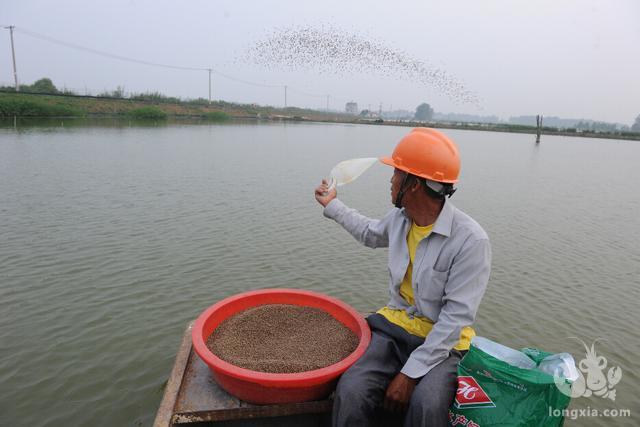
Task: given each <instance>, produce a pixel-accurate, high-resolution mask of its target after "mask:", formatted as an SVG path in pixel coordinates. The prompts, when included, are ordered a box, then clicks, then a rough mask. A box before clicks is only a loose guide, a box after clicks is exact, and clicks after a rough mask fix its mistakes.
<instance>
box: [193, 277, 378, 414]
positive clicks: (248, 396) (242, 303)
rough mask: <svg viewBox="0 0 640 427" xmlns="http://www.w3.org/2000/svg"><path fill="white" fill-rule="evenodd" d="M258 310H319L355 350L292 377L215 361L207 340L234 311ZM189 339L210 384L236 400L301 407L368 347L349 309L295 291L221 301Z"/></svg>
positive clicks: (362, 326) (359, 320)
mask: <svg viewBox="0 0 640 427" xmlns="http://www.w3.org/2000/svg"><path fill="white" fill-rule="evenodd" d="M264 304H293V305H300V306H306V307H315V308H319V309H321V310H324V311H325V312H327V313H329V314H331V315H332V316H333V317H334V318H336V319H337V320H338V321H340V322H342V323H343V324H344V325H345V326H347V327H348V328H349V329H351V330H352V331H353V332H354V333H355V334H356V335H357V336H358V337H359V338H360V342H359V344H358V347H356V349H355V350H354V351H353V353H351V354H350V355H349V356H347V357H346V358H345V359H343V360H341V361H340V362H338V363H334V364H333V365H329V366H327V367H325V368H322V369H315V370H313V371H306V372H298V373H293V374H274V373H266V372H258V371H252V370H250V369H244V368H240V367H238V366H235V365H232V364H230V363H228V362H225V361H224V360H222V359H220V358H219V357H217V356H215V355H214V354H213V353H212V352H211V351H210V350H209V349H208V348H207V346H206V341H207V338H208V337H209V335H211V333H212V332H213V331H214V330H215V329H216V327H217V326H218V325H219V324H220V323H221V322H222V321H224V320H225V319H227V318H228V317H230V316H233V315H234V314H236V313H237V312H239V311H242V310H245V309H247V308H251V307H256V306H259V305H264ZM191 334H192V335H191V337H192V340H193V348H194V349H195V351H196V353H197V354H198V356H200V358H201V359H202V360H203V361H204V362H205V363H206V364H207V365H208V366H209V369H210V370H211V373H212V375H213V378H214V379H215V380H216V382H217V383H218V384H219V385H220V386H221V387H222V388H223V389H225V390H226V391H227V392H229V393H230V394H232V395H234V396H236V397H238V398H239V399H242V400H244V401H246V402H250V403H258V404H268V403H293V402H306V401H309V400H318V399H322V398H324V397H326V396H327V395H329V393H331V391H332V390H333V388H334V387H335V384H336V382H337V380H338V377H339V376H340V375H341V374H342V373H343V372H344V371H346V370H347V368H349V367H350V366H351V365H352V364H353V363H355V361H356V360H358V358H360V356H362V355H363V354H364V352H365V350H366V349H367V346H368V345H369V342H370V341H371V330H370V329H369V325H368V324H367V322H366V321H365V320H364V318H363V317H362V316H361V315H360V313H358V312H357V311H356V310H354V309H353V308H352V307H350V306H349V305H347V304H345V303H344V302H342V301H340V300H338V299H336V298H332V297H329V296H327V295H323V294H319V293H317V292H311V291H302V290H296V289H263V290H258V291H250V292H245V293H242V294H238V295H234V296H231V297H229V298H225V299H223V300H222V301H220V302H218V303H216V304H214V305H212V306H211V307H209V308H207V309H206V310H205V311H203V312H202V314H201V315H200V316H199V317H198V319H197V320H196V322H195V324H194V325H193V330H192V332H191Z"/></svg>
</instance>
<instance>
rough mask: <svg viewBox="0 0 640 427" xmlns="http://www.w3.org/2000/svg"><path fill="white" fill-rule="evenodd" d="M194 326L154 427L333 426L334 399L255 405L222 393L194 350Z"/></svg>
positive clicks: (180, 352) (185, 338)
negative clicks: (192, 342) (332, 407)
mask: <svg viewBox="0 0 640 427" xmlns="http://www.w3.org/2000/svg"><path fill="white" fill-rule="evenodd" d="M192 326H193V322H192V323H191V324H189V326H188V327H187V329H186V330H185V332H184V335H183V337H182V342H181V343H180V348H179V349H178V353H177V356H176V360H175V363H174V365H173V370H172V371H171V375H170V377H169V380H168V382H167V385H166V387H165V390H164V396H163V398H162V402H161V403H160V407H159V408H158V412H157V413H156V418H155V421H154V424H153V425H154V427H169V426H188V425H198V426H200V425H214V426H226V427H235V426H284V427H286V426H301V425H302V426H305V427H324V426H329V425H331V406H332V400H331V396H330V397H329V398H327V399H325V400H319V401H312V402H303V403H287V404H276V405H253V404H250V403H246V402H243V401H241V400H239V399H237V398H235V397H233V396H231V395H230V394H228V393H227V392H225V391H224V390H222V389H221V388H220V387H219V386H218V385H217V384H216V382H215V381H214V380H213V378H212V376H211V373H210V371H209V368H208V367H207V365H205V364H204V362H203V361H202V360H200V358H199V357H198V355H197V354H196V353H195V351H194V350H193V346H192V344H191V328H192Z"/></svg>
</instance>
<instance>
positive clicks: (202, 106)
mask: <svg viewBox="0 0 640 427" xmlns="http://www.w3.org/2000/svg"><path fill="white" fill-rule="evenodd" d="M14 116H15V117H94V116H95V117H97V116H99V117H127V118H136V119H139V118H140V119H153V120H161V119H163V118H167V117H172V118H180V117H183V118H185V117H186V118H200V119H203V120H207V121H223V120H226V119H228V118H232V117H241V118H274V119H286V118H294V117H295V118H298V119H301V118H302V117H303V116H304V117H305V118H307V119H310V120H332V121H334V120H335V121H341V120H344V117H341V116H345V117H346V118H349V117H351V116H347V115H340V114H327V113H323V112H320V111H315V110H309V109H302V108H295V107H291V108H275V107H270V106H259V105H253V104H252V105H249V104H236V103H230V102H223V101H216V102H212V103H211V104H209V103H208V102H206V101H203V100H193V101H189V100H187V101H183V100H179V99H177V98H166V97H159V96H158V97H152V96H151V97H141V96H139V97H134V98H132V99H129V98H111V97H92V96H69V95H65V94H57V95H45V94H34V93H15V92H0V117H14Z"/></svg>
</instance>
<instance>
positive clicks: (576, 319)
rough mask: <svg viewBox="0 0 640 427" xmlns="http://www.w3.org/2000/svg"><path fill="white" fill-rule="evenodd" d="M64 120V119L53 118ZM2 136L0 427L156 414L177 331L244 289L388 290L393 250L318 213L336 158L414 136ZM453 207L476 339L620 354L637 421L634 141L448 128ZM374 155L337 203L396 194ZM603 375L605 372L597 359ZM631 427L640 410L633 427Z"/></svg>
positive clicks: (196, 131) (378, 208)
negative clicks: (473, 286)
mask: <svg viewBox="0 0 640 427" xmlns="http://www.w3.org/2000/svg"><path fill="white" fill-rule="evenodd" d="M61 125H62V126H61ZM12 126H13V123H10V124H9V125H5V127H4V128H2V129H0V236H1V237H0V305H1V310H0V384H2V387H0V406H1V408H0V424H2V425H6V424H9V423H11V424H18V425H33V426H36V425H47V426H49V425H50V426H54V425H94V426H100V425H105V426H112V425H150V424H151V423H152V421H153V417H154V415H155V411H156V409H157V406H158V404H159V402H160V399H161V397H162V388H163V384H164V383H165V381H166V380H167V378H168V376H169V373H170V370H171V366H172V364H173V359H174V357H175V352H176V350H177V347H178V344H179V342H180V339H181V336H182V333H183V331H184V328H185V326H186V324H187V323H188V322H189V321H190V320H192V319H194V318H195V317H196V316H197V315H198V314H199V313H200V312H201V311H202V310H203V309H204V308H206V307H207V306H209V305H211V304H212V303H214V302H215V301H217V300H219V299H221V298H223V297H226V296H229V295H232V294H235V293H238V292H242V291H246V290H250V289H257V288H268V287H294V288H303V289H310V290H315V291H320V292H324V293H327V294H330V295H332V296H335V297H338V298H341V299H343V300H345V301H346V302H347V303H349V304H351V305H353V306H354V307H355V308H357V309H358V310H361V311H363V312H364V311H372V310H375V309H376V308H378V307H379V306H381V305H383V304H384V303H385V302H386V286H387V285H386V284H387V270H386V264H385V259H386V251H385V250H376V251H372V250H370V249H367V248H364V247H362V246H359V244H358V243H357V242H356V241H355V240H353V238H352V237H351V236H349V235H348V234H347V233H346V232H344V231H343V230H342V229H341V228H340V227H339V226H338V225H337V224H335V223H333V222H332V221H330V220H328V219H326V218H324V217H323V216H322V214H321V208H320V206H319V205H318V204H317V203H316V202H315V200H314V198H313V189H314V187H315V186H316V185H317V183H318V181H319V180H320V179H321V178H322V176H324V175H326V174H327V173H328V171H329V170H330V169H331V167H332V166H333V165H334V164H336V163H337V162H339V161H341V160H344V159H347V158H353V157H369V156H379V155H384V154H388V153H390V152H391V151H392V150H393V147H394V145H395V143H396V142H397V141H398V140H399V138H400V137H401V136H403V135H404V134H405V133H406V132H407V131H408V129H407V128H399V127H387V126H366V125H339V124H335V125H334V124H309V123H290V124H287V123H260V124H258V123H237V122H234V123H228V124H222V125H194V124H169V125H166V126H146V127H139V126H138V127H131V126H129V124H128V123H126V122H125V123H122V122H117V123H110V125H109V126H101V125H86V124H85V125H82V124H80V125H79V126H69V123H67V124H64V123H58V122H57V121H55V122H53V123H51V122H50V123H47V124H44V125H41V126H18V128H16V129H14V128H13V127H12ZM448 133H449V134H450V135H451V136H452V137H453V138H454V139H455V140H456V141H457V142H458V145H459V147H460V150H461V155H462V161H463V167H462V176H461V183H460V186H459V191H458V192H457V193H456V194H455V196H454V197H453V198H452V201H453V202H454V204H455V205H456V206H458V207H459V208H461V209H463V210H464V211H466V212H467V213H469V214H470V215H472V216H473V217H474V218H475V219H476V220H477V221H478V222H479V223H481V224H482V225H483V226H484V228H485V229H486V231H487V232H488V234H489V236H490V238H491V241H492V247H493V270H492V276H491V280H490V284H489V288H488V291H487V293H486V295H485V298H484V300H483V303H482V305H481V307H480V311H479V313H478V319H477V324H476V330H477V332H478V334H479V335H483V336H486V337H488V338H491V339H494V340H497V341H499V342H501V343H503V344H505V345H508V346H511V347H515V348H520V347H524V346H532V347H538V348H541V349H544V350H547V351H552V352H560V351H568V352H571V353H572V354H573V355H574V357H575V358H576V359H577V360H580V359H582V358H584V357H585V355H584V348H583V347H582V344H581V343H580V342H579V341H578V340H576V339H573V338H568V337H578V338H580V339H582V340H584V341H585V342H586V343H587V344H589V345H590V344H591V343H592V342H593V340H595V339H597V338H600V339H603V340H602V341H598V343H597V344H596V350H597V352H598V354H599V355H602V356H604V357H606V359H607V361H608V363H609V366H620V367H621V369H622V372H623V378H622V381H621V382H620V383H619V384H618V385H617V386H616V387H615V388H616V390H617V398H616V400H615V401H610V400H606V401H605V400H603V399H601V398H598V397H591V398H584V397H583V398H579V399H575V400H574V402H573V403H572V407H573V408H587V407H590V408H599V409H604V408H622V409H631V410H632V411H633V413H634V414H635V415H634V417H633V418H632V419H621V418H618V419H606V418H581V419H579V420H578V423H576V422H573V423H571V422H567V424H568V425H572V424H573V425H578V424H579V425H629V426H631V425H635V424H637V421H636V420H637V416H638V411H639V410H640V408H639V406H638V400H637V398H636V397H635V394H636V393H637V391H638V387H637V384H638V381H639V380H640V377H639V375H638V372H639V371H640V369H639V368H640V363H638V361H637V357H638V356H637V355H638V354H640V343H639V339H638V331H639V330H640V315H639V314H638V301H639V300H640V286H639V285H640V279H639V278H640V245H639V244H638V240H637V239H638V236H639V235H640V221H638V212H640V192H639V191H638V190H637V188H636V186H637V183H639V182H640V169H639V168H638V167H637V163H638V159H640V144H639V143H637V142H622V141H613V140H597V139H580V138H569V137H554V136H543V140H542V143H541V144H540V145H536V144H534V137H533V136H532V135H515V134H502V133H489V132H471V131H448ZM390 175H391V170H390V169H389V168H388V167H386V166H384V165H377V166H374V167H373V168H371V169H370V170H369V171H367V173H366V174H365V175H363V176H362V177H361V178H360V179H359V180H358V181H356V182H354V183H353V184H351V185H349V186H345V187H342V188H341V190H340V195H339V197H340V198H341V199H343V200H344V201H345V202H346V203H347V204H349V205H350V206H352V207H355V208H357V209H358V210H360V211H361V212H362V213H364V214H366V215H370V216H372V217H379V216H381V215H383V214H384V213H385V212H386V211H387V210H388V209H389V208H390V207H391V204H390V200H389V178H390ZM607 369H608V367H607ZM634 421H635V422H634Z"/></svg>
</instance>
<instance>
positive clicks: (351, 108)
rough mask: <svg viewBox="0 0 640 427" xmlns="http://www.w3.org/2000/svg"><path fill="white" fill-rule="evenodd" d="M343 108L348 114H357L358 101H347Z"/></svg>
mask: <svg viewBox="0 0 640 427" xmlns="http://www.w3.org/2000/svg"><path fill="white" fill-rule="evenodd" d="M344 110H345V111H346V112H347V113H349V114H358V103H357V102H353V101H352V102H347V105H345V107H344Z"/></svg>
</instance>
